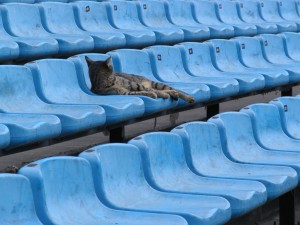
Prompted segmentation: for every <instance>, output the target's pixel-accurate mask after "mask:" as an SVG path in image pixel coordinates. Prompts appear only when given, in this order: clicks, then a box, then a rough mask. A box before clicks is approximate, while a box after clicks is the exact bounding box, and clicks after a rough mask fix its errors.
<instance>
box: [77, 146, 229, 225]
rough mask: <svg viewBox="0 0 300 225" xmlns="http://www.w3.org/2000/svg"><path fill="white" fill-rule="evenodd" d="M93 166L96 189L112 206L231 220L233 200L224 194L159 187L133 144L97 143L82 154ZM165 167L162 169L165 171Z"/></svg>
mask: <svg viewBox="0 0 300 225" xmlns="http://www.w3.org/2000/svg"><path fill="white" fill-rule="evenodd" d="M80 157H83V158H85V159H87V160H88V161H89V162H90V163H91V166H92V170H93V177H94V182H95V187H96V192H97V194H98V197H99V198H100V199H105V202H106V204H108V205H109V206H110V207H114V208H115V207H117V208H120V209H126V210H134V211H145V212H158V213H170V214H175V215H181V216H183V217H184V218H185V219H186V220H187V221H188V223H189V225H194V224H222V223H225V222H226V221H228V220H229V218H230V216H231V209H230V206H229V202H228V201H227V200H225V199H224V198H222V197H216V196H203V195H202V196H201V195H191V194H190V195H188V194H179V193H168V192H162V191H157V190H155V189H154V188H152V187H151V186H150V185H149V184H148V183H147V181H146V178H145V175H144V169H143V161H142V158H141V152H140V150H139V149H138V148H137V147H135V146H133V145H130V144H108V145H102V146H96V147H93V148H91V149H89V150H87V151H85V152H83V153H81V154H80ZM163 172H165V171H162V173H163Z"/></svg>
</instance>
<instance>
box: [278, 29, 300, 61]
mask: <svg viewBox="0 0 300 225" xmlns="http://www.w3.org/2000/svg"><path fill="white" fill-rule="evenodd" d="M281 37H283V39H284V41H285V50H286V54H287V55H288V56H289V57H290V58H292V59H294V60H297V61H300V46H299V41H300V34H299V33H294V32H285V33H281Z"/></svg>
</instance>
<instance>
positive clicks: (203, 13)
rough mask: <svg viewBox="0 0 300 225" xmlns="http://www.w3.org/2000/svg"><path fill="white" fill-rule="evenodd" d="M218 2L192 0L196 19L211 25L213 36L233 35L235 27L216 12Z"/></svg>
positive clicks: (228, 36)
mask: <svg viewBox="0 0 300 225" xmlns="http://www.w3.org/2000/svg"><path fill="white" fill-rule="evenodd" d="M216 8H217V4H216V3H215V2H210V1H192V10H193V16H194V18H195V20H196V21H197V22H198V23H200V24H204V25H206V26H208V27H209V30H210V37H211V38H230V37H233V36H234V35H235V34H234V27H233V26H231V25H228V24H225V23H222V22H221V21H220V19H219V16H218V15H217V12H216Z"/></svg>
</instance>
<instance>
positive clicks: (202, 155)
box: [172, 116, 298, 200]
mask: <svg viewBox="0 0 300 225" xmlns="http://www.w3.org/2000/svg"><path fill="white" fill-rule="evenodd" d="M215 119H218V117H217V116H216V117H212V119H210V120H209V121H211V120H215ZM173 131H174V132H176V133H177V134H179V135H180V136H181V138H182V140H183V144H184V149H185V152H186V155H187V161H188V163H190V164H189V165H190V168H191V169H192V170H193V172H195V173H197V174H201V175H204V176H209V177H220V178H235V179H237V178H238V179H245V180H257V181H260V182H262V183H263V184H264V185H265V186H266V187H267V193H268V200H270V199H274V198H277V197H279V196H280V195H282V194H284V193H286V192H287V191H289V190H292V189H293V188H294V187H295V186H297V184H298V175H297V172H296V171H295V170H294V169H292V168H291V167H286V166H269V165H268V166H266V165H252V164H244V163H237V162H234V161H231V160H230V159H228V158H227V157H226V153H225V152H226V149H224V147H223V146H222V140H221V137H220V134H219V130H218V127H217V126H216V125H215V124H213V123H211V122H208V123H204V122H191V123H187V124H184V125H181V126H179V127H177V128H175V129H174V130H172V132H173Z"/></svg>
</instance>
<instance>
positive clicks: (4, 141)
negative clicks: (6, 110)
mask: <svg viewBox="0 0 300 225" xmlns="http://www.w3.org/2000/svg"><path fill="white" fill-rule="evenodd" d="M9 143H10V132H9V129H8V127H7V126H5V125H3V124H0V149H2V148H5V147H7V146H8V145H9Z"/></svg>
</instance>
